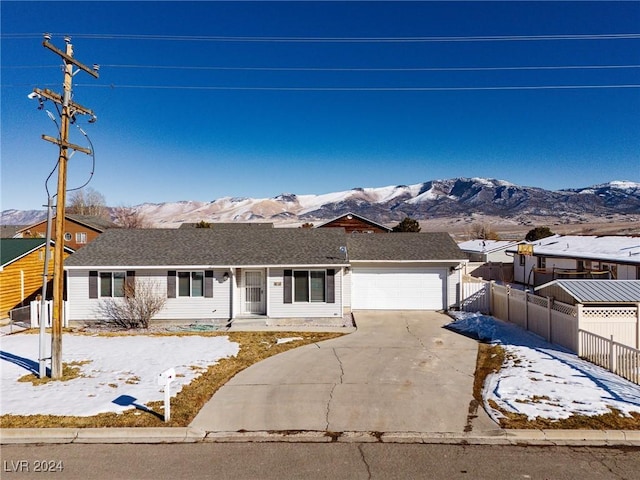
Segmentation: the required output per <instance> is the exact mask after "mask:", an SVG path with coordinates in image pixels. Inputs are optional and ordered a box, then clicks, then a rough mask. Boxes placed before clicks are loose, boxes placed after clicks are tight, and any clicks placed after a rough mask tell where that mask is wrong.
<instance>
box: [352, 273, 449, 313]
mask: <svg viewBox="0 0 640 480" xmlns="http://www.w3.org/2000/svg"><path fill="white" fill-rule="evenodd" d="M446 278H447V272H446V270H445V269H442V268H425V267H423V268H418V267H414V268H408V267H404V268H403V267H386V268H383V267H353V270H352V274H351V280H352V282H351V304H352V305H351V306H352V308H353V309H355V310H442V309H444V308H445V301H444V298H445V281H446Z"/></svg>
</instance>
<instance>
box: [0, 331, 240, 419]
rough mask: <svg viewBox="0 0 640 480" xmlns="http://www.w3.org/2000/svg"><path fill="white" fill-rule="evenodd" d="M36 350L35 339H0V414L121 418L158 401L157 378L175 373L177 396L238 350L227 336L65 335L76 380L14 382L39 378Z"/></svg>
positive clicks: (66, 356)
mask: <svg viewBox="0 0 640 480" xmlns="http://www.w3.org/2000/svg"><path fill="white" fill-rule="evenodd" d="M48 344H49V345H50V340H48ZM38 345H39V337H38V335H33V334H15V335H7V336H3V337H0V360H1V362H0V365H1V366H2V368H1V370H0V379H1V381H2V396H1V398H0V415H5V414H14V415H35V414H44V415H73V416H91V415H96V414H98V413H103V412H118V413H120V412H123V411H124V410H127V409H130V408H133V407H135V406H144V405H146V404H147V403H148V402H152V401H157V400H159V401H162V400H163V398H164V393H163V387H161V386H159V385H158V381H157V377H158V374H160V373H162V372H164V371H165V370H167V369H169V368H174V369H175V371H176V379H175V381H174V382H172V384H171V395H172V396H175V395H176V394H177V393H178V392H179V391H180V390H181V389H182V386H183V385H187V384H189V383H190V382H191V381H192V380H193V379H194V378H196V377H198V376H200V375H201V373H202V372H203V371H205V370H206V368H207V367H208V366H210V365H214V364H215V363H217V362H218V361H219V360H221V359H223V358H226V357H231V356H235V355H237V353H238V352H239V350H240V346H239V344H237V343H235V342H231V341H229V338H228V337H225V336H220V337H201V336H193V335H189V336H145V335H131V336H117V337H104V336H103V337H99V336H87V335H71V334H65V335H64V338H63V350H62V355H63V357H62V361H63V363H68V364H74V363H75V364H77V365H78V368H79V369H80V375H81V376H80V377H78V378H74V379H72V380H68V381H52V382H49V383H45V384H42V385H37V386H34V385H33V384H32V383H31V382H19V381H17V380H18V379H19V378H21V377H24V376H25V375H28V374H29V373H35V374H36V376H37V374H38V351H39V346H38ZM72 362H73V363H72Z"/></svg>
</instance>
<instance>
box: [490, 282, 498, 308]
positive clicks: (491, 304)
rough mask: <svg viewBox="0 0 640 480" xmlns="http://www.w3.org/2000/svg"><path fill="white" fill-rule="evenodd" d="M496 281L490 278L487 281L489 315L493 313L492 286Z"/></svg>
mask: <svg viewBox="0 0 640 480" xmlns="http://www.w3.org/2000/svg"><path fill="white" fill-rule="evenodd" d="M495 284H496V281H495V280H491V281H490V282H489V315H493V313H494V309H493V287H494V286H495Z"/></svg>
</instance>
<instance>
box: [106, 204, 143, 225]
mask: <svg viewBox="0 0 640 480" xmlns="http://www.w3.org/2000/svg"><path fill="white" fill-rule="evenodd" d="M113 221H114V223H115V224H116V225H118V226H119V227H122V228H151V223H150V222H149V221H147V219H146V218H145V217H144V215H143V214H142V213H140V212H139V211H138V210H136V209H135V208H133V207H117V208H116V209H114V211H113Z"/></svg>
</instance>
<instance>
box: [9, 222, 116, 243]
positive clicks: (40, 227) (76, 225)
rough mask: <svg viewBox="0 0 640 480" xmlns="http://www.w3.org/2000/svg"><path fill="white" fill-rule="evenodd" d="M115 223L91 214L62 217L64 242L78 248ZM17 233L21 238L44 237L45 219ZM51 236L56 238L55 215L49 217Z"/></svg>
mask: <svg viewBox="0 0 640 480" xmlns="http://www.w3.org/2000/svg"><path fill="white" fill-rule="evenodd" d="M115 227H116V225H115V224H114V223H113V222H112V221H111V220H108V219H105V218H102V217H96V216H91V215H72V214H67V215H65V217H64V244H65V246H66V247H69V248H71V249H73V250H78V249H80V248H82V247H84V246H85V245H86V244H88V243H90V242H92V241H93V240H95V239H96V238H97V237H98V236H99V235H100V234H101V233H103V232H105V231H106V230H107V229H109V228H115ZM17 235H19V236H20V237H23V238H45V237H46V236H47V220H46V219H45V220H42V221H40V222H38V223H35V224H33V225H29V226H27V227H24V228H22V229H20V230H18V232H17ZM51 238H56V222H55V215H54V216H53V218H52V219H51Z"/></svg>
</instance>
